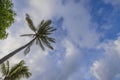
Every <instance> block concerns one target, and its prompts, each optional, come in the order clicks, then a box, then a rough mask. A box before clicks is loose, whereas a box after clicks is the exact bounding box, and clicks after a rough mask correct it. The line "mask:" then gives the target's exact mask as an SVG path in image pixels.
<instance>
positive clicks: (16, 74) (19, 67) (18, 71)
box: [0, 60, 31, 80]
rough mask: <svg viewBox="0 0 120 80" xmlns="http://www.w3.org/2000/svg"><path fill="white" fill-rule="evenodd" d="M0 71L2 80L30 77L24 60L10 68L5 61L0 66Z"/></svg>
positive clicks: (17, 79) (18, 79)
mask: <svg viewBox="0 0 120 80" xmlns="http://www.w3.org/2000/svg"><path fill="white" fill-rule="evenodd" d="M0 71H1V73H2V76H3V80H20V79H21V78H29V77H30V76H31V73H30V72H29V69H28V67H27V66H25V62H24V60H21V61H20V62H19V63H18V64H15V65H14V66H12V67H10V64H9V61H7V62H6V63H3V64H2V65H1V67H0Z"/></svg>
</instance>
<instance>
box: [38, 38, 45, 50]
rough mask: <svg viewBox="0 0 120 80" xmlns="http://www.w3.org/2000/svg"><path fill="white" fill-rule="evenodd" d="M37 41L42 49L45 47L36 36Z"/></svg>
mask: <svg viewBox="0 0 120 80" xmlns="http://www.w3.org/2000/svg"><path fill="white" fill-rule="evenodd" d="M38 42H39V45H40V47H41V49H42V50H43V51H44V50H45V48H44V46H43V44H42V41H41V39H40V38H38Z"/></svg>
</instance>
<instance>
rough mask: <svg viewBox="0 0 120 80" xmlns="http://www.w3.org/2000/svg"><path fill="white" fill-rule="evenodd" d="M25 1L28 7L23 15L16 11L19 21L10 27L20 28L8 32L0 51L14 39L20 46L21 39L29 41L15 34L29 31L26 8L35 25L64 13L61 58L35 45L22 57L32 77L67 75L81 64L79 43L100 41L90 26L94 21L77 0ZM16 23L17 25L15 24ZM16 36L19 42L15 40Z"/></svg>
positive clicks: (45, 79)
mask: <svg viewBox="0 0 120 80" xmlns="http://www.w3.org/2000/svg"><path fill="white" fill-rule="evenodd" d="M28 2H29V6H28V8H25V9H23V12H21V13H22V15H18V16H19V17H17V18H16V20H17V21H18V23H16V25H13V26H16V27H14V28H15V29H14V28H12V29H11V30H13V31H15V30H16V29H19V30H18V31H16V33H17V34H14V33H11V35H10V36H11V38H9V37H8V40H6V42H3V43H4V44H3V46H5V48H4V49H2V51H5V50H6V48H9V47H11V45H13V44H15V43H16V45H18V46H21V45H22V44H23V43H26V42H28V40H29V39H26V38H18V37H17V38H16V36H18V34H22V33H24V32H25V33H27V32H28V33H29V32H31V31H30V30H29V29H28V27H27V24H26V23H25V22H24V21H25V20H24V18H23V15H24V14H25V13H26V12H27V13H29V14H30V16H31V18H32V19H33V22H34V23H35V25H37V24H38V23H39V22H40V21H41V20H42V19H53V18H54V17H56V16H58V17H63V19H64V22H63V24H62V28H63V29H65V30H66V31H67V35H66V37H65V39H64V38H63V39H62V40H61V41H59V42H57V43H59V45H62V47H64V48H65V52H64V54H65V56H64V57H63V60H59V59H57V60H56V59H54V58H51V57H50V56H49V55H48V51H46V52H43V51H41V50H39V49H38V48H36V47H35V46H34V48H33V49H32V50H31V53H30V54H29V55H28V56H27V57H24V58H25V60H26V61H27V64H28V65H29V67H30V69H31V71H32V74H33V76H32V77H31V80H38V79H40V78H41V80H56V79H57V80H68V79H70V76H71V75H72V74H73V73H74V72H76V70H77V69H79V68H80V65H79V62H78V61H80V58H81V52H80V50H79V49H78V47H82V48H83V47H85V48H93V47H95V46H96V45H97V44H99V36H100V35H99V34H98V33H97V32H96V30H95V28H93V27H92V26H93V24H94V23H92V22H91V15H90V14H89V12H88V10H87V9H86V8H85V5H83V3H82V2H81V3H77V4H76V3H74V2H73V0H70V1H69V2H68V3H66V4H65V5H63V4H62V3H61V1H58V0H50V1H48V0H29V1H28ZM83 2H84V1H83ZM21 18H22V19H21ZM22 20H23V21H22ZM18 26H20V27H19V28H18ZM9 39H10V41H9ZM18 40H19V42H17V41H18ZM8 42H10V43H8ZM62 42H63V43H62ZM61 43H62V44H61ZM74 43H75V44H74ZM76 44H77V45H76ZM59 45H56V46H59ZM16 47H17V46H14V48H13V47H12V48H13V49H15V48H16ZM56 48H57V47H56ZM59 50H60V49H59ZM8 51H9V49H8ZM56 53H57V52H56ZM17 57H18V56H17ZM17 57H16V58H17ZM22 57H23V56H22V55H20V59H23V58H22ZM16 58H14V59H16ZM46 76H47V77H46Z"/></svg>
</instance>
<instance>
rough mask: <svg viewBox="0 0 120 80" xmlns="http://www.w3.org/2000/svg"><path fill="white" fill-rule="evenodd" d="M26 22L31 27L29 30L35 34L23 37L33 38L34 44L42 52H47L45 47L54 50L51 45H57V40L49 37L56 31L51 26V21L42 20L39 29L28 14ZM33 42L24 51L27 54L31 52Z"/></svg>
mask: <svg viewBox="0 0 120 80" xmlns="http://www.w3.org/2000/svg"><path fill="white" fill-rule="evenodd" d="M26 21H27V23H28V25H29V28H30V29H31V30H32V31H33V32H34V34H23V35H21V36H32V37H33V39H34V40H33V42H34V41H36V44H39V45H40V47H41V49H42V50H45V46H46V47H48V48H50V49H52V50H53V47H52V46H51V43H55V39H54V38H51V37H49V35H50V34H52V32H53V31H55V30H56V29H55V28H53V27H51V26H50V24H51V20H47V21H44V20H42V21H41V23H40V24H39V25H38V29H37V28H36V27H35V26H34V24H33V22H32V20H31V18H30V16H29V15H28V14H26ZM33 42H31V44H29V45H28V46H27V47H26V49H25V51H24V53H25V54H26V53H28V52H29V51H30V47H31V45H32V43H33Z"/></svg>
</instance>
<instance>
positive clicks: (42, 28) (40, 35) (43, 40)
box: [0, 14, 56, 64]
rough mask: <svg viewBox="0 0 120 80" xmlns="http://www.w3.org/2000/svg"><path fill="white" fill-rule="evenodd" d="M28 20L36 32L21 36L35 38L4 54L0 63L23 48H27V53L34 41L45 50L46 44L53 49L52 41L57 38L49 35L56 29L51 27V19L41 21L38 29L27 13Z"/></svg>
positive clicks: (30, 26)
mask: <svg viewBox="0 0 120 80" xmlns="http://www.w3.org/2000/svg"><path fill="white" fill-rule="evenodd" d="M26 21H27V23H28V26H29V28H30V29H31V30H32V31H33V32H34V34H23V35H21V36H32V37H33V39H32V40H31V41H30V42H28V43H27V44H25V45H24V46H22V47H20V48H18V49H16V50H15V51H13V52H11V53H9V54H8V55H6V56H4V57H3V58H2V59H0V64H1V63H3V62H4V61H6V60H7V59H9V58H10V57H12V56H13V55H15V54H16V53H17V52H19V51H21V50H23V49H24V48H25V51H24V53H25V54H27V53H28V52H29V51H30V47H31V46H32V44H33V43H34V42H36V44H38V45H40V47H41V49H42V50H45V46H46V47H48V48H50V49H52V50H53V47H52V46H51V43H55V39H54V38H51V37H49V35H50V34H52V32H53V31H55V30H56V29H55V28H53V27H51V26H50V24H51V20H47V21H44V20H42V21H41V23H40V24H39V25H38V29H37V28H36V27H35V26H34V24H33V22H32V20H31V18H30V16H29V15H28V14H26Z"/></svg>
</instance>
